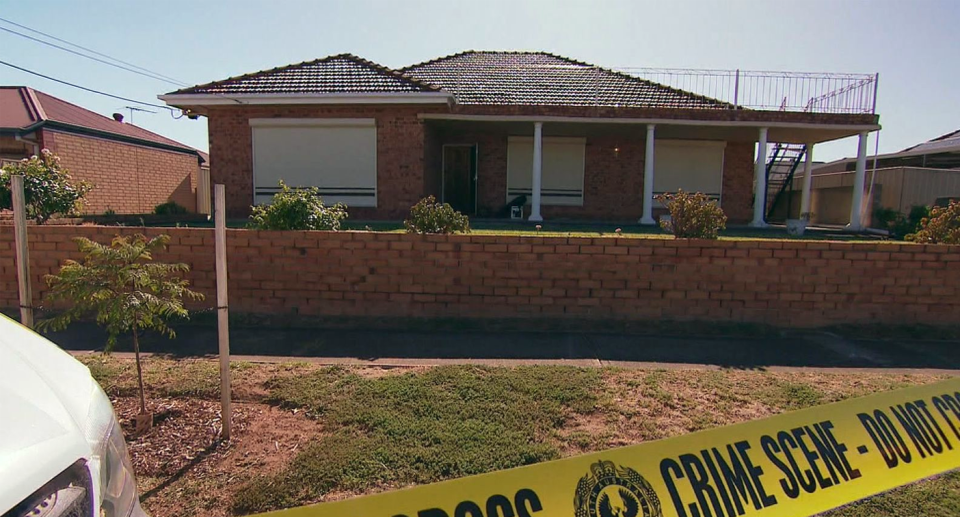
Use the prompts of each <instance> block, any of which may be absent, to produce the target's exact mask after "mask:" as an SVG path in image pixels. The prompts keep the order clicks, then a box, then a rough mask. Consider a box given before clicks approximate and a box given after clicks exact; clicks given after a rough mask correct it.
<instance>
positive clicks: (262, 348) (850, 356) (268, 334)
mask: <svg viewBox="0 0 960 517" xmlns="http://www.w3.org/2000/svg"><path fill="white" fill-rule="evenodd" d="M49 337H50V338H51V339H52V340H53V341H55V342H56V343H58V344H60V345H61V346H62V347H64V348H66V349H68V350H71V351H76V352H83V351H98V350H102V348H103V344H104V342H105V336H104V334H103V332H102V331H101V330H99V329H98V328H97V327H96V326H94V325H92V324H76V325H75V326H73V327H72V328H71V329H69V330H68V331H66V332H57V333H51V334H50V336H49ZM230 337H231V342H230V346H231V352H232V354H234V355H235V356H237V357H236V358H237V359H238V360H252V361H276V360H279V359H281V358H284V359H289V358H291V357H292V358H299V359H303V360H309V361H314V362H322V363H328V364H376V365H388V366H390V365H392V366H414V365H432V364H457V363H485V364H503V365H508V364H530V363H537V364H547V363H550V364H570V365H580V366H624V367H645V368H658V367H662V368H689V367H696V368H768V369H806V368H815V369H831V370H832V369H836V368H849V369H870V370H885V371H886V370H899V371H910V370H924V371H931V370H943V371H951V372H952V373H958V374H960V343H958V342H956V341H920V340H851V339H844V338H842V337H839V336H837V335H834V334H829V333H825V332H815V331H813V332H800V331H794V332H784V333H782V334H781V335H780V336H778V337H763V338H748V337H689V336H688V337H665V336H647V335H624V334H605V333H597V332H556V333H551V332H537V333H526V332H465V331H449V332H411V331H393V330H341V329H331V330H322V329H298V328H289V329H276V328H242V327H234V328H231V336H230ZM143 341H144V343H143V350H144V351H145V352H150V353H163V354H173V355H177V356H199V355H207V354H215V353H216V352H217V334H216V329H215V328H214V327H213V326H212V325H211V326H209V327H206V326H204V327H200V326H190V327H184V328H181V329H180V332H179V335H178V337H177V339H175V340H172V341H171V340H167V339H164V338H159V337H156V336H153V337H149V338H147V339H145V340H143ZM130 350H132V348H131V346H130V343H129V340H122V341H121V342H120V343H119V344H118V346H117V348H116V351H117V352H124V351H130ZM241 356H242V357H241Z"/></svg>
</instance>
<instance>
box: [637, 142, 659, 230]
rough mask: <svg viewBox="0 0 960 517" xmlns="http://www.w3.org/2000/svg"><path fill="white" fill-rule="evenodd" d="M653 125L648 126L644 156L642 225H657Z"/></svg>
mask: <svg viewBox="0 0 960 517" xmlns="http://www.w3.org/2000/svg"><path fill="white" fill-rule="evenodd" d="M655 127H656V126H654V125H653V124H647V148H646V151H644V155H643V217H641V218H640V224H656V221H654V220H653V136H654V135H653V134H654V128H655Z"/></svg>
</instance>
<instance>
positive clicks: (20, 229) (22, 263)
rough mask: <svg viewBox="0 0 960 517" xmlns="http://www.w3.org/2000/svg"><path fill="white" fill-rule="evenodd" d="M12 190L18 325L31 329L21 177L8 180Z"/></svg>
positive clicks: (31, 316)
mask: <svg viewBox="0 0 960 517" xmlns="http://www.w3.org/2000/svg"><path fill="white" fill-rule="evenodd" d="M10 187H11V188H12V189H13V240H14V245H15V246H16V248H17V283H18V284H19V286H20V323H22V324H23V326H25V327H29V328H33V290H32V289H31V288H30V252H29V250H28V249H27V209H26V202H25V198H24V195H23V176H20V175H15V176H13V177H12V178H10Z"/></svg>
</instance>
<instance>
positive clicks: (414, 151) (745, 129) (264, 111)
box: [159, 51, 880, 228]
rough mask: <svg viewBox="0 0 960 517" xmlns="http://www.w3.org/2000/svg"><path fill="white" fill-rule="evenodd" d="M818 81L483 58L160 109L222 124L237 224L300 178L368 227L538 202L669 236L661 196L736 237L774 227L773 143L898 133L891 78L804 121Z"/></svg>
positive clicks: (219, 136)
mask: <svg viewBox="0 0 960 517" xmlns="http://www.w3.org/2000/svg"><path fill="white" fill-rule="evenodd" d="M764 74H767V75H764ZM803 77H804V76H803V75H802V74H787V75H784V78H786V79H787V80H784V81H782V83H783V84H782V86H778V84H780V83H777V82H775V81H774V80H773V79H771V78H770V76H769V73H766V72H764V73H752V74H751V73H747V72H743V73H741V72H740V71H737V72H736V75H735V76H734V74H733V72H732V71H731V72H730V73H729V74H728V73H726V72H723V73H722V74H720V73H714V74H710V73H705V76H704V79H705V80H706V79H710V80H713V81H714V82H713V84H714V85H716V86H717V87H716V88H711V89H708V91H707V92H706V93H710V95H709V96H708V95H704V94H700V93H695V92H693V91H690V90H685V89H682V88H677V87H672V86H669V85H667V84H664V83H662V82H655V81H652V80H648V79H644V78H642V77H639V76H638V75H633V74H628V73H623V72H617V71H613V70H609V69H606V68H601V67H597V66H594V65H590V64H587V63H583V62H581V61H576V60H573V59H569V58H565V57H561V56H557V55H554V54H550V53H546V52H513V51H510V52H499V51H496V52H492V51H467V52H462V53H459V54H454V55H450V56H446V57H441V58H437V59H434V60H431V61H426V62H423V63H419V64H415V65H411V66H408V67H405V68H401V69H390V68H387V67H385V66H382V65H379V64H376V63H373V62H371V61H368V60H366V59H362V58H360V57H357V56H354V55H352V54H339V55H335V56H330V57H325V58H322V59H317V60H314V61H308V62H304V63H299V64H293V65H289V66H284V67H279V68H274V69H271V70H264V71H260V72H254V73H250V74H246V75H242V76H238V77H231V78H229V79H225V80H222V81H216V82H211V83H207V84H202V85H198V86H194V87H191V88H185V89H182V90H178V91H175V92H171V93H168V94H166V95H161V96H160V97H159V98H160V99H161V100H163V101H165V102H166V103H167V104H169V105H171V106H175V107H178V108H180V109H183V110H184V111H186V112H188V113H190V114H200V115H204V116H206V117H208V119H209V126H208V127H209V138H210V154H211V160H212V165H211V171H210V174H211V178H212V179H211V181H213V182H215V183H224V184H226V185H227V211H228V213H229V214H231V215H233V216H241V215H245V214H247V213H248V212H249V209H250V205H251V204H256V203H263V202H268V201H269V200H270V198H271V196H272V195H273V194H274V192H276V190H277V182H278V181H279V180H280V179H282V180H284V181H285V182H286V183H287V184H288V185H298V186H318V187H319V188H320V191H321V193H322V194H323V195H324V197H325V199H327V200H328V201H331V202H333V201H341V202H344V203H345V204H347V205H348V207H349V208H350V212H351V214H352V215H353V217H356V218H364V219H366V218H369V219H398V218H402V217H404V216H405V215H407V213H408V211H409V208H410V206H412V205H413V204H414V203H416V202H417V201H418V200H419V199H421V198H423V197H425V196H428V195H434V196H436V197H437V198H438V199H441V200H443V201H445V202H449V203H450V204H452V205H453V206H454V207H455V208H457V209H458V210H460V211H462V212H464V213H467V214H470V215H477V216H481V217H492V216H498V215H502V214H504V213H505V212H506V211H505V210H504V207H505V206H506V205H507V204H508V203H510V202H512V201H515V200H517V199H523V198H525V199H526V205H527V206H526V207H525V209H526V212H525V217H527V218H528V219H529V220H531V221H541V220H543V219H550V218H556V219H559V218H563V219H596V220H631V221H637V220H639V221H640V222H642V223H646V224H653V223H654V219H653V216H654V214H655V209H656V208H658V206H656V205H657V203H656V201H654V199H653V198H654V195H655V194H657V193H660V192H672V191H676V190H677V189H681V188H682V189H684V190H687V191H700V192H704V193H706V194H708V195H710V196H712V197H714V198H716V199H718V200H719V202H720V205H721V206H722V208H723V209H724V211H725V212H726V213H727V215H728V217H729V218H730V220H731V222H734V223H748V222H749V223H751V224H752V225H754V226H763V225H765V223H764V218H765V215H766V214H765V211H764V210H763V206H761V205H762V204H754V202H753V199H754V194H753V193H754V185H755V184H757V185H759V188H758V191H760V192H764V191H765V190H766V180H767V167H766V163H767V149H768V145H767V142H771V143H773V142H793V143H799V144H804V145H805V146H807V148H808V149H810V150H811V151H812V146H813V145H814V144H816V143H819V142H825V141H830V140H835V139H838V138H843V137H847V136H851V135H858V134H859V135H860V136H861V138H862V139H865V138H866V136H867V134H868V133H869V132H870V131H874V130H877V129H879V127H880V126H879V125H878V117H877V115H876V114H874V113H873V110H872V98H873V94H874V93H875V88H876V78H875V77H874V76H865V77H853V76H844V77H845V78H847V79H849V81H847V82H846V83H844V82H843V81H844V80H847V79H843V78H840V77H838V78H837V81H835V82H833V83H829V84H834V85H841V86H843V87H844V88H845V89H844V91H842V92H840V91H839V90H838V91H826V90H823V89H821V90H816V89H815V88H814V86H815V85H822V84H828V82H827V81H814V80H812V79H811V80H809V81H808V83H809V85H808V86H809V88H807V90H805V91H806V92H808V93H811V92H812V95H813V96H815V97H816V98H817V99H828V100H829V99H833V97H832V96H839V95H841V94H842V95H845V96H846V97H850V98H855V99H858V102H859V104H853V103H851V102H850V101H844V102H817V103H813V104H815V105H817V106H822V108H818V109H807V110H806V111H801V110H803V109H804V105H809V104H811V102H812V100H815V99H811V98H806V97H805V98H802V99H788V98H787V97H784V98H783V101H782V102H781V99H780V98H779V97H780V94H781V93H783V94H784V95H788V93H785V92H788V91H789V92H796V91H800V89H799V88H796V87H795V85H793V86H789V81H790V80H795V79H796V78H800V79H803ZM818 77H819V76H818ZM774 79H778V80H779V79H780V78H774ZM719 81H723V83H722V85H723V88H722V89H723V92H719V90H720V89H721V88H720V85H721V83H720V82H719ZM777 88H780V89H777ZM765 91H767V92H772V94H773V95H774V96H776V98H775V99H765V98H761V95H763V94H764V92H765ZM850 92H854V95H852V96H851V95H849V93H850ZM720 93H723V95H721V94H720ZM846 97H844V98H846ZM837 98H838V99H839V97H837ZM796 106H799V108H797V109H793V108H794V107H796ZM758 142H761V143H762V145H760V146H759V148H760V149H761V152H760V153H757V152H756V150H755V149H756V148H757V143H758ZM864 152H865V148H864ZM854 227H855V228H859V222H856V223H855V224H854Z"/></svg>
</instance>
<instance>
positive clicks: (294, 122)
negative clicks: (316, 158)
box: [250, 118, 377, 127]
mask: <svg viewBox="0 0 960 517" xmlns="http://www.w3.org/2000/svg"><path fill="white" fill-rule="evenodd" d="M250 125H251V126H252V127H376V125H377V119H375V118H252V119H250Z"/></svg>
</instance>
